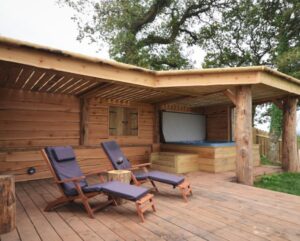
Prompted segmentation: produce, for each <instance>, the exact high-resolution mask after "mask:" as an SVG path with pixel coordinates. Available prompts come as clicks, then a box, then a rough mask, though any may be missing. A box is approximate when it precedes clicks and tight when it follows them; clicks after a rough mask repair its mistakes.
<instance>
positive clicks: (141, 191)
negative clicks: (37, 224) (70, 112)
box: [42, 146, 155, 222]
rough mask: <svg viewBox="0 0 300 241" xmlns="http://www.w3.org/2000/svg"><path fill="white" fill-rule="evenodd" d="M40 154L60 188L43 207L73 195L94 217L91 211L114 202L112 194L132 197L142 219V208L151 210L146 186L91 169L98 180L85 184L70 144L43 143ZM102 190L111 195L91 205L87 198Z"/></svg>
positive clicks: (53, 204) (71, 199) (150, 198)
mask: <svg viewBox="0 0 300 241" xmlns="http://www.w3.org/2000/svg"><path fill="white" fill-rule="evenodd" d="M42 155H43V157H44V159H45V161H46V163H47V165H48V167H49V169H50V171H51V173H52V174H53V177H54V181H55V183H56V184H57V185H58V187H59V190H60V192H61V194H62V195H61V197H59V198H57V199H56V200H55V201H53V202H51V203H49V204H48V205H47V207H46V208H45V211H50V210H52V209H54V208H56V207H58V206H60V205H64V204H67V203H70V202H72V201H74V200H76V199H78V200H81V202H82V203H83V205H84V208H85V210H86V211H87V213H88V215H89V217H91V218H94V212H95V211H97V210H99V209H101V208H103V207H106V206H107V205H109V204H111V203H112V202H114V203H115V204H116V202H115V201H114V200H115V199H114V198H124V199H127V200H129V201H133V202H135V204H136V209H137V213H138V215H139V217H140V218H141V220H142V222H144V212H145V211H146V210H147V209H149V208H152V209H153V211H155V206H154V202H153V195H152V194H149V193H148V189H146V188H142V187H136V186H133V185H129V184H126V183H122V182H117V181H112V182H104V180H103V176H102V175H103V174H104V173H103V172H99V171H95V172H93V173H89V175H90V174H97V175H98V176H99V178H100V183H97V184H93V185H88V183H87V180H86V176H84V175H83V173H82V172H81V170H80V167H79V165H78V163H77V160H76V157H75V153H74V151H73V149H72V147H70V146H66V147H46V148H45V149H43V150H42ZM100 193H102V194H106V195H108V196H109V197H110V198H111V199H110V200H109V201H107V202H106V203H105V204H104V205H103V203H102V204H101V205H97V206H95V207H94V208H92V207H91V206H90V204H89V202H88V199H89V198H92V197H94V196H96V195H98V194H100Z"/></svg>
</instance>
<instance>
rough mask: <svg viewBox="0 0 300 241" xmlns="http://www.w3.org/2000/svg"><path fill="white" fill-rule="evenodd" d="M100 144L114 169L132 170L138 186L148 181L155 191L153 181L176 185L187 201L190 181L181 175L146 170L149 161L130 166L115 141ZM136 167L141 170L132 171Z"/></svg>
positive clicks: (190, 190)
mask: <svg viewBox="0 0 300 241" xmlns="http://www.w3.org/2000/svg"><path fill="white" fill-rule="evenodd" d="M101 145H102V147H103V149H104V151H105V153H106V154H107V156H108V158H109V159H110V161H111V162H112V165H113V167H114V168H115V169H117V170H120V169H127V170H132V171H133V174H132V180H133V181H134V183H135V184H136V185H138V186H140V185H141V184H142V183H144V182H147V181H150V182H151V184H152V185H153V187H154V188H155V190H156V191H158V189H157V186H156V185H155V181H156V182H161V183H165V184H168V185H172V186H173V187H174V188H176V187H178V188H179V189H180V191H181V194H182V197H183V199H184V200H185V201H186V202H187V201H188V199H187V196H188V195H191V194H192V188H191V185H190V183H189V182H188V181H187V180H186V179H185V178H184V177H183V176H177V175H173V174H169V173H166V172H160V171H148V169H147V167H148V166H150V165H151V163H144V164H139V165H135V166H132V165H131V163H130V162H129V160H128V159H127V158H126V157H125V156H124V154H123V152H122V151H121V149H120V147H119V145H118V143H116V142H115V141H107V142H102V143H101ZM138 169H142V172H134V171H135V170H138Z"/></svg>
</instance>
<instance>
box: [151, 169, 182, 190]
mask: <svg viewBox="0 0 300 241" xmlns="http://www.w3.org/2000/svg"><path fill="white" fill-rule="evenodd" d="M148 178H149V179H150V180H153V181H157V182H162V183H166V184H170V185H173V186H174V187H176V186H177V185H179V184H180V183H182V182H183V181H184V177H183V176H177V175H173V174H169V173H167V172H159V171H151V172H148Z"/></svg>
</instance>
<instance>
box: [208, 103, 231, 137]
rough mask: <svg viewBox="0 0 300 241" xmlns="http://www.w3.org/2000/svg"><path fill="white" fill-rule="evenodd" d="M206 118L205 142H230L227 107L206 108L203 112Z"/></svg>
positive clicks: (229, 115)
mask: <svg viewBox="0 0 300 241" xmlns="http://www.w3.org/2000/svg"><path fill="white" fill-rule="evenodd" d="M203 113H204V115H205V116H206V140H208V141H230V139H231V133H230V132H231V121H230V118H231V114H230V107H228V106H213V107H206V108H204V111H203Z"/></svg>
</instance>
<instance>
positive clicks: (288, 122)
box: [282, 97, 300, 172]
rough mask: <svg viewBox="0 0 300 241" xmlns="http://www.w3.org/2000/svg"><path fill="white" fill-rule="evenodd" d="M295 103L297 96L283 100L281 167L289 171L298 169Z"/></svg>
mask: <svg viewBox="0 0 300 241" xmlns="http://www.w3.org/2000/svg"><path fill="white" fill-rule="evenodd" d="M297 103H298V98H297V97H287V98H286V99H284V100H283V128H282V168H283V170H284V171H289V172H299V171H300V163H299V156H298V148H297V133H296V126H297Z"/></svg>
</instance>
